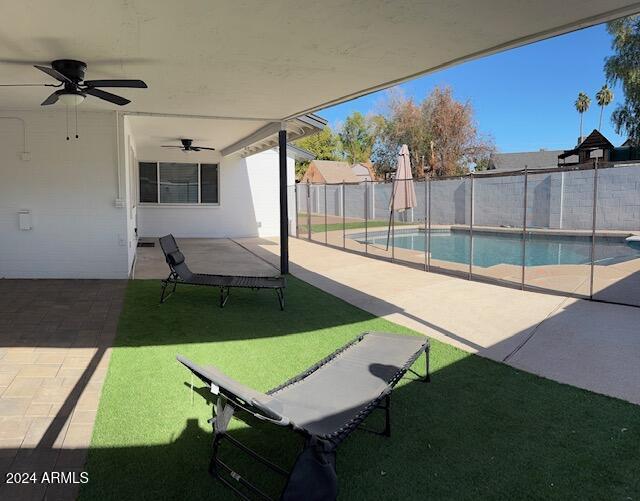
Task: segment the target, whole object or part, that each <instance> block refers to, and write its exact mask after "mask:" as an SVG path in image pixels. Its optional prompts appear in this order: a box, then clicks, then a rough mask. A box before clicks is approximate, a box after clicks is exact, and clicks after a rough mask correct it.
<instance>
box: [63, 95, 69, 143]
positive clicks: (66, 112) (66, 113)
mask: <svg viewBox="0 0 640 501" xmlns="http://www.w3.org/2000/svg"><path fill="white" fill-rule="evenodd" d="M64 107H65V115H66V118H67V141H68V140H69V105H68V104H65V106H64Z"/></svg>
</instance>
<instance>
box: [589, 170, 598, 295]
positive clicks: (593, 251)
mask: <svg viewBox="0 0 640 501" xmlns="http://www.w3.org/2000/svg"><path fill="white" fill-rule="evenodd" d="M597 203H598V159H597V158H596V159H595V163H594V167H593V213H592V221H591V270H590V277H589V299H593V275H594V272H595V258H596V219H597V212H596V211H597V209H596V207H597Z"/></svg>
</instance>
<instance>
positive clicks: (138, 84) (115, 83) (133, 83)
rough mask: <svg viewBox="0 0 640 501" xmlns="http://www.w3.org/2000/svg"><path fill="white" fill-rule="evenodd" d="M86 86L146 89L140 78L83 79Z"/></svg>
mask: <svg viewBox="0 0 640 501" xmlns="http://www.w3.org/2000/svg"><path fill="white" fill-rule="evenodd" d="M84 85H86V86H87V87H127V88H130V89H146V88H147V84H146V83H144V82H143V81H142V80H85V81H84Z"/></svg>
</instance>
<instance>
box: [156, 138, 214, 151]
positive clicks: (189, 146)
mask: <svg viewBox="0 0 640 501" xmlns="http://www.w3.org/2000/svg"><path fill="white" fill-rule="evenodd" d="M180 142H181V143H182V146H177V145H162V147H163V148H180V149H181V150H182V151H200V150H209V151H215V148H207V147H206V146H193V139H180Z"/></svg>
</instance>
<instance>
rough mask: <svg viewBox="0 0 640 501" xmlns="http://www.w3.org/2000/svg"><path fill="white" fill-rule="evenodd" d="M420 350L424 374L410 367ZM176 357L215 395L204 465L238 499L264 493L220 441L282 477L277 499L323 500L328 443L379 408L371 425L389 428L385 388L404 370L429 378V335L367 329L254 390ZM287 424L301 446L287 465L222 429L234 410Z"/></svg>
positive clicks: (329, 482)
mask: <svg viewBox="0 0 640 501" xmlns="http://www.w3.org/2000/svg"><path fill="white" fill-rule="evenodd" d="M422 353H424V354H425V360H426V373H425V375H424V376H422V375H419V374H417V373H416V372H415V371H413V370H412V369H411V366H412V365H413V363H414V362H415V361H416V360H417V359H418V357H419V356H420V355H421V354H422ZM177 359H178V361H179V362H180V363H182V364H183V365H185V366H186V367H187V368H188V369H189V370H190V371H191V372H192V373H193V374H195V375H196V376H197V377H198V378H199V379H200V380H201V381H202V382H204V383H205V385H206V386H207V387H208V389H209V391H211V392H212V393H214V394H217V395H218V401H217V405H214V412H213V418H212V419H211V422H212V423H213V432H214V438H213V454H212V458H211V462H210V464H209V472H210V473H211V475H213V476H214V477H217V478H218V479H220V480H221V481H222V482H223V483H224V484H225V485H227V486H228V487H230V488H231V489H233V491H234V492H236V494H238V495H239V496H240V497H242V498H243V499H250V498H249V496H248V495H247V494H251V495H254V496H257V497H259V498H261V499H271V498H270V497H269V496H268V495H267V494H266V493H265V492H263V491H262V490H261V489H260V488H259V487H256V486H255V485H254V484H253V483H251V482H250V481H249V480H248V479H246V478H244V477H242V476H240V475H239V474H238V473H236V472H235V471H234V470H233V468H232V467H231V466H229V465H228V464H227V463H225V462H223V461H222V460H221V459H220V458H219V456H218V453H219V449H220V444H221V442H222V440H223V439H226V440H227V441H228V442H229V443H230V444H231V445H233V446H235V447H236V448H238V449H240V450H241V451H243V452H244V453H246V454H248V455H249V456H251V457H253V458H254V459H256V460H257V461H259V462H260V463H262V464H263V465H265V466H267V467H268V468H270V469H271V470H272V471H274V472H276V473H278V474H280V475H282V476H283V477H284V478H286V486H285V488H284V490H283V492H282V493H281V495H280V499H283V500H298V499H304V500H305V501H306V500H318V501H319V500H326V499H335V498H336V496H337V489H338V487H337V476H336V471H335V464H336V448H337V447H338V445H339V444H340V443H341V442H342V441H343V440H344V439H345V438H346V437H347V436H348V435H349V434H350V433H351V432H352V431H354V430H355V429H357V428H360V429H365V428H363V427H362V426H361V424H362V422H363V421H364V419H365V418H366V417H367V416H368V415H369V414H370V413H371V412H373V411H374V410H375V409H382V410H384V412H385V418H386V421H385V427H384V429H383V430H382V431H373V430H368V429H365V430H366V431H371V432H373V433H377V434H380V435H385V436H387V437H388V436H390V435H391V416H390V403H391V391H392V390H393V388H394V386H395V385H396V384H397V383H398V381H399V380H400V379H401V378H402V377H403V376H404V375H405V374H406V373H407V371H410V372H412V373H413V374H415V375H417V376H418V377H419V378H420V380H422V381H429V342H428V340H427V338H425V337H413V336H402V335H397V334H389V333H384V332H368V333H364V334H361V335H360V336H358V337H357V338H356V339H354V340H353V341H351V342H350V343H348V344H346V345H345V346H343V347H342V348H340V349H338V350H337V351H335V352H334V353H332V354H331V355H329V356H328V357H326V358H324V359H323V360H321V361H320V362H318V363H317V364H315V365H314V366H312V367H310V368H309V369H307V370H306V371H304V372H303V373H302V374H300V375H298V376H296V377H294V378H292V379H290V380H289V381H287V382H285V383H284V384H282V385H280V386H278V387H276V388H274V389H272V390H270V391H268V392H267V393H261V392H259V391H256V390H254V389H252V388H248V387H247V386H244V385H243V384H241V383H239V382H237V381H234V380H233V379H232V378H230V377H228V376H226V375H225V374H223V373H222V372H221V371H220V370H219V369H217V368H215V367H213V366H207V367H201V366H199V365H196V364H194V363H193V362H191V361H190V360H188V359H186V358H185V357H183V356H181V355H178V356H177ZM236 411H239V412H246V413H249V414H251V415H253V416H255V417H256V418H258V419H260V420H262V421H267V422H269V423H273V424H275V425H279V426H284V427H288V428H289V429H291V430H293V431H294V432H296V433H298V434H300V435H301V436H302V437H303V438H304V448H303V450H302V452H301V453H300V454H299V455H298V457H297V459H296V462H295V464H294V466H293V469H292V470H291V471H286V470H285V469H283V468H281V467H280V466H278V465H276V464H274V463H273V462H272V461H270V460H269V459H266V458H264V457H262V456H261V455H259V454H258V453H256V452H255V451H253V450H251V449H250V448H249V447H248V446H247V445H245V444H243V443H241V442H239V441H238V440H237V439H235V438H233V437H231V436H229V435H228V434H227V433H226V430H227V426H228V424H229V421H230V420H231V418H232V417H233V414H234V412H236Z"/></svg>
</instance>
